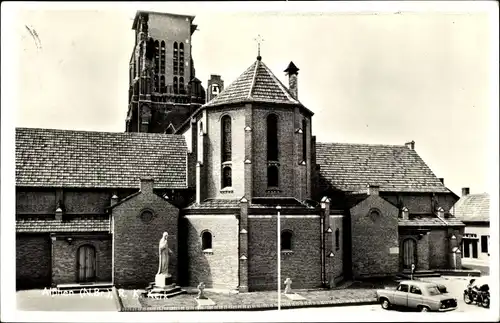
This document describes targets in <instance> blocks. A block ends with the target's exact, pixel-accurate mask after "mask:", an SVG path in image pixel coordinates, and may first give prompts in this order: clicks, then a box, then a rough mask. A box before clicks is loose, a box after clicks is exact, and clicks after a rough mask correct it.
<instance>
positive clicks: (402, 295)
mask: <svg viewBox="0 0 500 323" xmlns="http://www.w3.org/2000/svg"><path fill="white" fill-rule="evenodd" d="M442 289H443V286H438V284H434V283H430V282H424V281H418V280H405V281H402V282H400V283H399V286H398V287H397V288H396V289H379V290H377V300H378V301H379V302H380V304H381V305H382V308H384V309H389V307H391V306H401V307H408V308H412V309H417V310H419V311H421V312H428V311H439V312H444V311H451V310H454V309H456V308H457V299H456V298H453V297H450V296H448V295H445V294H443V293H441V290H442Z"/></svg>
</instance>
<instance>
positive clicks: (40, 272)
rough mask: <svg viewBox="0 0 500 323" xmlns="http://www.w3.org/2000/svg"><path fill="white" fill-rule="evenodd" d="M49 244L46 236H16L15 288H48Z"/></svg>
mask: <svg viewBox="0 0 500 323" xmlns="http://www.w3.org/2000/svg"><path fill="white" fill-rule="evenodd" d="M50 272H51V242H50V237H49V235H48V234H30V235H28V234H17V235H16V285H17V288H33V287H48V286H50V280H51V277H50Z"/></svg>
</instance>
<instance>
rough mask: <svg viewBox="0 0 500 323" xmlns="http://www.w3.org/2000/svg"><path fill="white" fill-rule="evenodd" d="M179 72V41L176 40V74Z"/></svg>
mask: <svg viewBox="0 0 500 323" xmlns="http://www.w3.org/2000/svg"><path fill="white" fill-rule="evenodd" d="M177 74H179V48H178V45H177V42H174V75H177Z"/></svg>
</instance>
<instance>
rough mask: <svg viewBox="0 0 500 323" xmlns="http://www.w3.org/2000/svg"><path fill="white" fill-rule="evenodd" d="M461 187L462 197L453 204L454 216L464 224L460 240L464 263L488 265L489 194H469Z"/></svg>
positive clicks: (467, 190) (466, 189) (467, 189)
mask: <svg viewBox="0 0 500 323" xmlns="http://www.w3.org/2000/svg"><path fill="white" fill-rule="evenodd" d="M469 193H470V189H469V188H468V187H464V188H462V197H461V198H460V200H458V202H457V203H456V204H455V206H454V212H455V216H456V217H457V218H459V219H460V220H462V222H463V223H464V224H465V232H464V238H463V240H462V263H463V264H464V265H467V264H473V265H486V266H488V265H489V259H490V195H489V194H488V193H481V194H469Z"/></svg>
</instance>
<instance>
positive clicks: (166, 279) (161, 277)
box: [155, 274, 173, 288]
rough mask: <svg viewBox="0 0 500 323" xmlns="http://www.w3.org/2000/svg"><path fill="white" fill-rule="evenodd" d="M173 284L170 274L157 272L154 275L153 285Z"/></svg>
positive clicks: (164, 285)
mask: <svg viewBox="0 0 500 323" xmlns="http://www.w3.org/2000/svg"><path fill="white" fill-rule="evenodd" d="M172 284H173V279H172V275H165V274H157V275H156V276H155V286H157V287H162V288H163V287H167V286H169V285H172Z"/></svg>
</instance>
